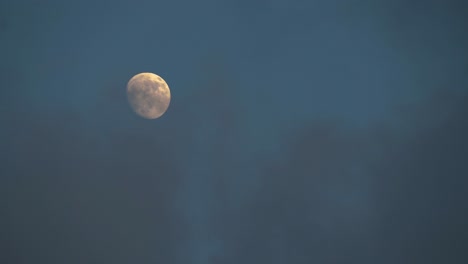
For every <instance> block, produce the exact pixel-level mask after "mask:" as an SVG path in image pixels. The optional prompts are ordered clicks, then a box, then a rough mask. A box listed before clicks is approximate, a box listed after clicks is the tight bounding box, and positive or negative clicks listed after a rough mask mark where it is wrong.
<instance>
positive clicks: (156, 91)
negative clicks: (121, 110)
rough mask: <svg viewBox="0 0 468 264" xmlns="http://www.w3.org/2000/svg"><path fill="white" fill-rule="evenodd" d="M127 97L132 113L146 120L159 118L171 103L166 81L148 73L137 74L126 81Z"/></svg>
mask: <svg viewBox="0 0 468 264" xmlns="http://www.w3.org/2000/svg"><path fill="white" fill-rule="evenodd" d="M127 96H128V102H129V103H130V106H131V107H132V109H133V111H135V113H137V114H138V115H139V116H141V117H143V118H147V119H155V118H158V117H161V116H162V115H163V114H164V113H165V112H166V110H167V108H168V107H169V103H170V102H171V91H170V90H169V86H168V85H167V83H166V81H164V79H163V78H161V77H160V76H158V75H156V74H154V73H149V72H143V73H139V74H137V75H135V76H133V77H132V78H131V79H130V81H128V84H127Z"/></svg>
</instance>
